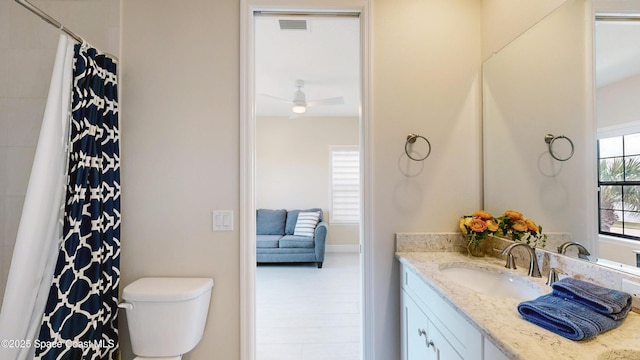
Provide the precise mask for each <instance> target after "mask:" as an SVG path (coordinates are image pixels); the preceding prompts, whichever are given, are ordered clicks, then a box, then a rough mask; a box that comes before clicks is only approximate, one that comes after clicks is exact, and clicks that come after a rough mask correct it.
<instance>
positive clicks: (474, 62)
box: [365, 0, 481, 360]
mask: <svg viewBox="0 0 640 360" xmlns="http://www.w3.org/2000/svg"><path fill="white" fill-rule="evenodd" d="M480 3H481V2H480V1H471V0H435V1H434V0H431V1H413V0H376V1H374V3H373V4H374V9H373V11H374V21H373V59H372V60H373V119H372V130H373V154H372V155H373V158H372V163H373V179H372V180H373V199H372V202H373V232H372V234H373V238H372V239H367V240H365V241H368V242H367V243H366V244H365V246H367V245H369V246H372V247H373V257H374V266H373V269H374V270H373V274H371V275H372V278H373V281H374V298H373V299H371V301H372V303H373V311H374V314H375V316H374V319H371V320H372V321H371V322H369V323H368V324H367V325H368V326H370V327H371V328H372V329H373V331H374V340H373V341H374V344H375V350H376V352H375V360H388V359H397V358H398V357H399V354H400V348H399V345H400V344H399V334H400V328H399V316H400V314H399V310H398V309H399V308H400V303H399V292H400V285H399V272H398V266H397V263H396V261H395V259H394V257H393V254H394V233H395V232H421V231H424V232H442V231H448V232H453V231H456V230H457V222H458V218H459V217H460V216H461V215H463V214H466V213H470V212H473V211H475V210H477V208H478V207H479V206H480V191H481V189H480V180H479V179H480V164H481V155H480V151H479V149H480V109H481V104H480V91H479V79H480V61H481V28H480V11H481V7H480ZM408 133H417V134H420V135H423V136H425V137H427V138H428V139H429V140H430V142H431V145H432V152H431V155H430V157H429V158H428V159H426V160H425V161H423V162H414V161H410V160H408V159H407V157H406V155H404V144H405V140H406V136H407V134H408ZM367 360H369V359H367Z"/></svg>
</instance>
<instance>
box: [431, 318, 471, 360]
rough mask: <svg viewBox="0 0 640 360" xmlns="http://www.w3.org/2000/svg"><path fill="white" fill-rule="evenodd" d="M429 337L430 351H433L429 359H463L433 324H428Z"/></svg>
mask: <svg viewBox="0 0 640 360" xmlns="http://www.w3.org/2000/svg"><path fill="white" fill-rule="evenodd" d="M429 337H430V341H431V347H430V351H431V352H432V353H433V355H432V357H431V359H437V360H463V359H462V356H460V355H459V354H458V352H457V351H456V350H455V349H454V348H453V346H451V344H450V343H449V342H448V341H447V339H446V338H445V337H444V336H443V335H442V334H441V333H440V331H438V329H437V328H436V327H435V326H433V324H429Z"/></svg>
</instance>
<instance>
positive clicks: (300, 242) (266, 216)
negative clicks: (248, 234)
mask: <svg viewBox="0 0 640 360" xmlns="http://www.w3.org/2000/svg"><path fill="white" fill-rule="evenodd" d="M302 211H304V212H319V213H320V216H319V219H318V223H317V225H316V227H315V229H314V235H313V236H299V235H294V231H295V228H296V223H297V221H298V214H299V213H300V212H302ZM256 213H257V214H256V258H257V262H258V263H283V262H286V263H290V262H315V263H316V264H317V265H318V269H321V268H322V262H323V261H324V249H325V241H326V238H327V223H326V222H325V221H323V218H322V209H318V208H313V209H307V210H288V211H287V210H285V209H278V210H273V209H258V210H257V212H256Z"/></svg>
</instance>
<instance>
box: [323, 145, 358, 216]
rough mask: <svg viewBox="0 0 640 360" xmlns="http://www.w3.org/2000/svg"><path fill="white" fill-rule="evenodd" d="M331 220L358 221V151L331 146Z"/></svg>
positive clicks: (351, 148)
mask: <svg viewBox="0 0 640 360" xmlns="http://www.w3.org/2000/svg"><path fill="white" fill-rule="evenodd" d="M330 218H331V222H333V223H348V224H355V223H359V222H360V151H359V150H358V147H357V146H341V147H337V146H333V147H331V213H330Z"/></svg>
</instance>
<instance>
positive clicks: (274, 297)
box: [254, 12, 362, 360]
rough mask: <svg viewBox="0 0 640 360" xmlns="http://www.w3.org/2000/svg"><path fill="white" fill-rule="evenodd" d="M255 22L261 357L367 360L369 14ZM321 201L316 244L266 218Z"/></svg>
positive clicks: (274, 15) (270, 15) (257, 16)
mask: <svg viewBox="0 0 640 360" xmlns="http://www.w3.org/2000/svg"><path fill="white" fill-rule="evenodd" d="M254 26H255V31H254V38H255V46H254V49H255V57H254V58H255V89H256V90H255V99H256V101H255V103H256V106H255V109H256V116H255V126H256V127H255V128H256V144H255V149H256V168H255V180H256V181H255V199H256V207H257V208H258V209H259V210H258V221H257V234H258V235H257V239H256V240H257V241H256V247H257V261H259V263H258V266H257V268H256V360H276V359H278V360H280V359H299V360H311V359H327V358H332V359H344V360H360V352H361V351H360V350H361V343H360V334H361V317H362V314H361V313H360V308H361V306H360V299H361V293H360V290H361V286H360V281H359V280H360V279H359V273H360V271H359V269H360V256H359V248H360V247H359V245H360V235H359V228H360V221H359V218H360V216H359V215H360V206H359V205H360V202H359V197H360V190H359V189H360V187H359V185H360V183H359V174H360V163H359V161H358V159H359V148H360V146H359V142H360V137H361V136H360V126H359V125H360V118H359V115H360V111H359V110H360V98H361V97H360V86H359V85H360V26H359V14H358V13H340V14H336V13H322V14H319V13H308V14H303V13H295V14H293V13H291V12H255V13H254ZM278 209H285V210H286V211H284V210H278ZM311 209H314V210H313V211H312V210H311ZM317 209H320V210H321V211H320V212H319V214H320V222H319V224H318V225H317V226H318V232H317V234H316V235H317V236H314V238H313V241H306V239H307V238H300V237H296V235H297V232H295V233H291V230H293V227H291V228H290V229H285V226H284V225H285V223H284V221H282V222H281V223H279V225H280V227H281V229H280V232H278V231H276V229H272V227H273V226H275V225H277V224H276V223H277V222H269V224H265V221H264V219H265V217H264V215H266V214H267V213H266V212H267V211H270V212H277V211H281V212H282V213H283V214H286V221H287V223H289V222H290V221H291V220H292V219H293V220H295V217H296V216H297V215H298V214H296V213H295V211H294V210H304V211H312V212H313V213H318V212H316V211H315V210H317ZM261 214H263V215H261ZM299 216H301V215H298V220H299ZM270 218H271V217H270ZM282 220H284V219H282ZM291 223H293V221H291ZM314 225H315V224H314ZM296 227H297V225H296ZM325 229H326V237H323V236H322V234H324V233H323V230H325ZM274 231H275V232H278V233H282V234H284V236H283V237H282V238H280V240H279V241H278V240H275V239H274V237H279V235H274V234H275V232H274ZM308 243H310V244H311V245H309V246H308ZM323 248H324V250H323ZM309 256H310V257H311V259H309ZM309 260H311V262H308V261H309ZM316 264H318V266H320V265H319V264H323V267H322V268H321V269H320V268H316Z"/></svg>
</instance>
